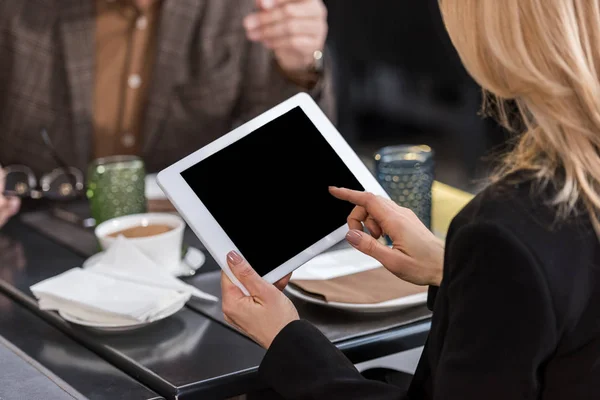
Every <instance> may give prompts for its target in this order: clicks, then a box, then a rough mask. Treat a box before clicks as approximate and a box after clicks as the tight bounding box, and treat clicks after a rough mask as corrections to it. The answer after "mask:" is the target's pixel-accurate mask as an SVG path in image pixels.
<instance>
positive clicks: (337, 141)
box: [157, 93, 389, 295]
mask: <svg viewBox="0 0 600 400" xmlns="http://www.w3.org/2000/svg"><path fill="white" fill-rule="evenodd" d="M295 107H300V108H301V109H302V110H303V111H304V113H305V114H306V115H307V116H308V118H309V119H310V120H311V121H312V123H313V124H314V125H315V126H316V128H317V129H318V131H319V132H320V133H321V135H323V137H324V138H325V139H326V140H327V142H328V143H329V144H330V145H331V147H332V148H333V149H334V151H335V152H336V153H337V154H338V156H339V157H340V158H341V159H342V161H343V162H344V163H345V164H346V166H347V167H348V169H350V171H351V172H352V173H353V174H354V176H355V177H356V179H357V180H358V181H359V182H360V183H361V184H362V185H363V187H364V188H365V190H366V191H367V192H371V193H374V194H377V195H380V196H384V197H386V198H389V196H388V195H387V193H386V192H385V190H384V189H383V188H382V187H381V185H380V184H379V183H378V182H377V180H376V179H375V178H374V177H373V175H372V174H371V172H370V171H369V170H368V169H367V167H366V166H365V164H363V162H362V161H361V160H360V158H359V157H358V156H357V155H356V153H355V152H354V151H353V150H352V148H351V147H350V146H349V145H348V143H347V142H346V141H345V140H344V138H343V137H342V135H341V134H340V133H339V132H338V130H337V129H336V128H335V126H334V125H333V124H332V123H331V121H329V119H328V118H327V116H326V115H325V114H324V113H323V111H321V109H320V108H319V106H318V105H317V103H315V101H314V100H313V99H312V98H311V97H310V96H309V95H308V94H306V93H300V94H297V95H295V96H293V97H291V98H290V99H288V100H286V101H284V102H283V103H281V104H279V105H277V106H275V107H274V108H272V109H270V110H269V111H267V112H265V113H264V114H262V115H259V116H258V117H256V118H254V119H253V120H251V121H249V122H247V123H245V124H244V125H241V126H240V127H238V128H237V129H235V130H233V131H231V132H230V133H228V134H226V135H224V136H222V137H221V138H219V139H217V140H215V141H214V142H212V143H210V144H208V145H206V146H205V147H203V148H201V149H200V150H198V151H196V152H194V153H192V154H190V155H189V156H187V157H185V158H184V159H182V160H180V161H178V162H176V163H175V164H173V165H171V166H170V167H168V168H166V169H164V170H163V171H161V172H160V173H159V174H158V175H157V181H158V184H159V186H160V187H161V188H162V189H163V191H164V192H165V194H166V195H167V197H168V198H169V200H170V201H171V203H173V205H174V206H175V208H176V209H177V211H178V212H179V214H181V216H182V217H183V218H184V219H185V220H186V221H187V223H188V225H189V226H190V227H191V229H192V230H193V231H194V233H195V234H196V235H197V236H198V238H199V239H200V240H201V241H202V243H203V244H204V246H205V247H206V249H207V250H208V251H209V253H210V254H211V255H212V257H213V258H214V259H215V260H216V261H217V263H218V264H219V266H220V267H221V269H223V271H225V273H226V274H227V276H228V277H229V278H230V279H231V281H232V282H233V283H235V284H236V285H237V286H238V287H239V288H240V289H241V290H242V291H243V292H244V294H245V295H249V294H248V291H247V290H246V288H245V287H244V286H243V285H241V284H240V282H239V281H238V279H237V278H236V277H235V276H234V275H233V274H232V273H231V271H230V269H229V266H228V265H227V253H229V252H230V251H232V250H235V251H237V252H240V251H239V249H238V248H237V247H236V245H235V244H234V243H233V242H232V241H231V239H230V238H229V236H228V235H227V234H226V233H225V231H224V230H223V228H221V226H220V225H219V223H218V222H217V221H216V220H215V218H214V217H213V216H212V214H211V213H210V212H209V211H208V209H207V208H206V206H205V205H204V204H203V203H202V201H201V200H200V199H199V198H198V196H197V195H196V193H194V191H193V190H192V188H191V187H190V186H189V185H188V184H187V183H186V181H185V180H184V179H183V177H182V176H181V173H182V172H183V171H185V170H187V169H188V168H190V167H192V166H194V165H196V164H197V163H199V162H201V161H202V160H204V159H206V158H207V157H209V156H211V155H212V154H214V153H217V152H218V151H220V150H222V149H223V148H225V147H227V146H229V145H231V144H232V143H234V142H237V141H238V140H240V139H242V138H243V137H245V136H246V135H249V134H251V133H252V132H254V131H255V130H257V129H258V128H260V127H261V126H263V125H265V124H267V123H269V122H271V121H272V120H274V119H276V118H278V117H280V116H281V115H283V114H285V113H287V112H288V111H290V110H292V109H293V108H295ZM265 151H268V149H265ZM215 173H216V172H215ZM290 220H293V218H290ZM290 229H293V227H290ZM347 231H348V225H347V224H344V225H342V226H340V227H339V228H338V229H336V230H334V231H333V232H331V233H330V234H329V235H327V236H325V237H324V238H322V239H321V240H319V241H318V242H317V243H315V244H314V245H312V246H310V247H309V248H307V249H305V250H304V251H302V252H300V253H299V254H297V255H296V256H295V257H293V258H291V259H289V260H288V261H286V262H285V263H283V264H281V265H280V266H279V267H277V268H275V269H273V270H272V271H271V272H269V273H268V274H266V275H265V276H263V278H264V279H265V280H266V281H268V282H270V283H274V282H277V281H278V280H279V279H281V278H283V277H284V276H286V275H287V274H289V273H291V272H292V271H294V270H295V269H297V268H298V267H300V266H301V265H303V264H304V263H306V262H307V261H309V260H310V259H311V258H313V257H315V256H316V255H318V254H320V253H322V252H323V251H325V250H327V249H328V248H329V247H331V246H333V245H334V244H336V243H338V242H340V241H341V240H343V239H344V237H345V235H346V233H347ZM265 243H266V244H268V243H269V240H268V238H265ZM265 251H268V247H266V248H265ZM240 254H241V252H240ZM241 255H242V256H243V254H241Z"/></svg>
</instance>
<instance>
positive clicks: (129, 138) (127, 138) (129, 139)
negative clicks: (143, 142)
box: [121, 133, 135, 149]
mask: <svg viewBox="0 0 600 400" xmlns="http://www.w3.org/2000/svg"><path fill="white" fill-rule="evenodd" d="M121 143H122V144H123V146H125V147H126V148H128V149H130V148H132V147H133V146H135V136H133V135H132V134H131V133H126V134H124V135H123V136H122V137H121Z"/></svg>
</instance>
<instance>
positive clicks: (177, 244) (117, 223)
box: [95, 213, 185, 275]
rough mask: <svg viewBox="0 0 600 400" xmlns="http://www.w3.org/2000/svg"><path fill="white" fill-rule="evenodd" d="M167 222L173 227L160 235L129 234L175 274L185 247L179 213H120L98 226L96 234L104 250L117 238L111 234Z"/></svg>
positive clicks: (182, 223)
mask: <svg viewBox="0 0 600 400" xmlns="http://www.w3.org/2000/svg"><path fill="white" fill-rule="evenodd" d="M149 225H167V226H170V227H171V228H173V229H171V230H170V231H168V232H164V233H160V234H158V235H153V236H146V237H139V238H127V240H129V241H130V242H131V243H132V244H133V245H135V246H136V247H137V248H138V249H139V250H141V251H142V252H143V253H144V254H145V255H147V256H148V257H149V258H151V259H152V260H154V261H155V262H156V263H157V264H158V265H160V266H161V267H163V268H165V269H166V270H168V271H169V272H170V273H172V274H173V275H175V274H176V273H177V271H178V270H179V267H180V264H181V248H182V245H183V231H184V229H185V222H184V221H183V219H182V218H181V217H179V216H177V215H173V214H163V213H148V214H135V215H127V216H124V217H117V218H113V219H110V220H108V221H106V222H103V223H101V224H100V225H98V226H97V227H96V230H95V234H96V237H97V238H98V241H99V242H100V246H101V247H102V249H103V250H106V249H108V248H109V247H110V246H111V245H112V244H113V243H115V242H116V240H117V238H116V237H110V236H109V235H111V234H113V233H116V232H120V231H123V230H125V229H129V228H133V227H136V226H149Z"/></svg>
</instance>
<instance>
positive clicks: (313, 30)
mask: <svg viewBox="0 0 600 400" xmlns="http://www.w3.org/2000/svg"><path fill="white" fill-rule="evenodd" d="M322 25H323V24H322V23H321V21H319V20H315V19H310V18H294V19H289V20H284V21H280V22H278V23H274V24H268V25H264V26H260V27H258V28H256V29H248V30H247V32H246V33H247V36H248V39H250V40H253V41H259V40H261V41H262V40H274V39H277V38H283V37H288V36H296V35H301V36H309V37H310V36H312V37H316V38H319V37H321V36H323V33H322Z"/></svg>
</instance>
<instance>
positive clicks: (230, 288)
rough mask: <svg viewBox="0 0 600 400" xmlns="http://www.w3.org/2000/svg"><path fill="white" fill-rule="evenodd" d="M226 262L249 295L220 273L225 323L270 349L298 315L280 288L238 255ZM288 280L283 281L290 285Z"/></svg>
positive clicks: (231, 256)
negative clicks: (281, 332)
mask: <svg viewBox="0 0 600 400" xmlns="http://www.w3.org/2000/svg"><path fill="white" fill-rule="evenodd" d="M227 263H228V264H229V268H230V269H231V272H233V274H234V275H235V276H236V278H238V280H239V281H240V282H241V283H242V284H243V285H244V287H245V288H246V289H248V291H249V292H250V296H245V295H244V294H243V293H242V291H241V290H240V289H239V288H238V287H237V286H235V285H234V284H233V283H232V282H231V280H230V279H229V278H228V277H227V275H225V273H221V292H222V296H223V314H224V315H225V320H226V321H227V322H228V323H230V324H231V325H233V326H234V327H236V328H237V329H239V330H240V331H241V332H243V333H245V334H246V335H248V336H249V337H250V338H252V339H253V340H254V341H255V342H256V343H258V344H259V345H261V346H262V347H264V348H265V349H268V348H269V346H271V343H272V342H273V340H274V339H275V337H276V336H277V334H279V332H280V331H281V330H282V329H283V328H285V326H286V325H287V324H289V323H290V322H292V321H295V320H297V319H298V318H299V317H298V312H297V311H296V308H295V307H294V305H293V304H292V302H291V301H290V300H289V299H288V298H287V297H285V295H284V294H283V293H281V291H280V290H279V289H278V288H277V287H275V286H274V285H271V284H270V283H268V282H266V281H265V280H264V279H262V278H261V277H260V276H259V275H258V274H257V273H256V271H254V269H252V267H251V266H250V264H248V262H247V261H246V260H244V259H243V258H242V257H241V256H240V255H239V254H237V253H235V252H231V253H229V254H228V255H227ZM287 280H289V277H288V278H284V280H282V281H280V282H281V283H284V282H285V283H287ZM280 286H281V285H280ZM283 286H285V285H283Z"/></svg>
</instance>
